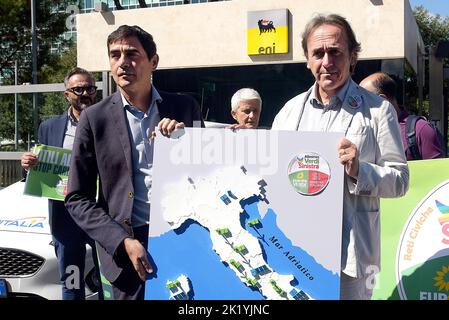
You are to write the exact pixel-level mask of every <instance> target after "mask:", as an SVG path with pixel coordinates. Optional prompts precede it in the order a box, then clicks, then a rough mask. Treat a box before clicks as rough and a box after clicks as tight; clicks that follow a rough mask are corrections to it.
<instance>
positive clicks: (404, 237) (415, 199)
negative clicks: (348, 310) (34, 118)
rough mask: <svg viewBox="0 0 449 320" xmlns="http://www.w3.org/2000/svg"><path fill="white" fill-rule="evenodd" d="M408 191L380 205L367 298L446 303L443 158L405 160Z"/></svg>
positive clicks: (448, 234) (448, 213)
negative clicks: (376, 265)
mask: <svg viewBox="0 0 449 320" xmlns="http://www.w3.org/2000/svg"><path fill="white" fill-rule="evenodd" d="M408 164H409V169H410V189H409V191H408V192H407V194H406V195H405V196H404V197H402V198H398V199H382V201H381V230H382V231H381V271H380V273H379V275H378V279H377V280H378V281H377V285H376V288H375V289H374V292H373V299H382V300H384V299H395V300H396V299H402V300H447V299H449V159H435V160H423V161H409V162H408Z"/></svg>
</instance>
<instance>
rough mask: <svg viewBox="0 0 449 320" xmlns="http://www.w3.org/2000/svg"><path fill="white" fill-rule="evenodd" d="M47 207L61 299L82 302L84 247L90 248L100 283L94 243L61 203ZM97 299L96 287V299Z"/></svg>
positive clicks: (83, 290)
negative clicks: (49, 215)
mask: <svg viewBox="0 0 449 320" xmlns="http://www.w3.org/2000/svg"><path fill="white" fill-rule="evenodd" d="M55 202H60V203H55ZM50 208H51V209H53V210H50V212H51V213H52V214H51V217H50V225H51V233H52V236H53V243H54V246H55V253H56V258H57V261H58V270H59V276H60V282H61V285H62V299H63V300H84V299H85V287H86V283H85V279H84V269H85V259H86V244H89V245H90V246H91V247H92V258H93V261H94V263H95V269H96V275H97V278H98V280H100V276H99V271H98V270H99V268H98V259H97V254H96V250H95V242H94V241H93V240H92V239H91V238H90V237H89V236H88V235H87V234H86V233H85V232H84V231H83V230H81V228H80V227H79V226H78V225H77V224H76V223H75V221H74V220H73V218H72V217H71V216H70V214H69V212H68V211H67V210H66V209H65V207H64V203H63V202H62V201H53V203H52V205H51V206H50ZM78 275H79V276H78ZM101 297H102V290H101V288H100V291H99V298H101Z"/></svg>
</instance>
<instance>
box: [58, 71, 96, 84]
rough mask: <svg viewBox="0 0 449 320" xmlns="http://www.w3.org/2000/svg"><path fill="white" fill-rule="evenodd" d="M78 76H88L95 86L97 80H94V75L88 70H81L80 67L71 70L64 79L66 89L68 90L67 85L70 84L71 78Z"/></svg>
mask: <svg viewBox="0 0 449 320" xmlns="http://www.w3.org/2000/svg"><path fill="white" fill-rule="evenodd" d="M76 74H84V75H86V76H88V77H89V79H90V82H91V83H92V84H93V85H95V78H94V76H93V75H92V73H90V72H89V71H87V70H86V69H83V68H79V67H75V68H73V69H70V70H69V71H68V72H67V74H66V76H65V78H64V85H65V87H66V88H67V84H68V83H69V80H70V78H71V77H73V76H74V75H76Z"/></svg>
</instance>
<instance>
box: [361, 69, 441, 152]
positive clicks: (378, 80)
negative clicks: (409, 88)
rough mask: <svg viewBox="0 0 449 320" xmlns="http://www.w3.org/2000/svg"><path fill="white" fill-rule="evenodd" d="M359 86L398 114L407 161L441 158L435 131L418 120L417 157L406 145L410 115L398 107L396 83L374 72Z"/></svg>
mask: <svg viewBox="0 0 449 320" xmlns="http://www.w3.org/2000/svg"><path fill="white" fill-rule="evenodd" d="M360 86H361V87H362V88H365V89H366V90H368V91H371V92H373V93H375V94H377V95H379V96H381V97H382V98H384V99H386V100H388V101H389V102H390V103H391V104H392V105H393V107H394V109H395V110H396V112H397V114H398V120H399V126H400V127H401V135H402V143H403V145H404V150H405V154H406V156H407V160H421V159H422V160H424V159H435V158H443V157H444V154H443V150H442V146H441V143H440V140H439V138H438V134H437V131H436V130H435V128H433V127H431V126H430V124H429V123H428V122H427V121H426V120H424V119H422V118H419V119H418V120H417V121H416V124H415V127H414V128H413V129H414V131H415V139H416V147H417V149H418V150H417V152H418V155H417V156H414V152H412V150H411V147H410V146H409V144H408V143H407V137H406V124H407V119H408V118H409V116H410V114H409V113H408V112H407V111H406V110H405V108H401V107H400V106H399V105H398V101H397V99H396V82H395V81H394V80H393V79H392V78H391V77H390V76H389V75H388V74H386V73H384V72H376V73H373V74H371V75H369V76H368V77H366V78H365V79H363V80H362V81H361V82H360Z"/></svg>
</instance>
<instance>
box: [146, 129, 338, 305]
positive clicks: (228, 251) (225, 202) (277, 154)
mask: <svg viewBox="0 0 449 320" xmlns="http://www.w3.org/2000/svg"><path fill="white" fill-rule="evenodd" d="M341 137H342V134H337V133H298V132H287V131H268V130H238V131H232V130H227V129H199V128H193V129H185V130H182V131H181V132H180V133H179V134H178V135H174V136H172V138H166V137H163V136H161V135H160V134H159V135H157V137H156V139H155V152H154V160H153V166H154V170H153V185H152V196H151V199H152V201H151V215H150V231H149V241H148V242H149V244H148V252H149V255H150V261H151V263H152V264H153V268H154V272H153V274H152V275H151V276H149V279H148V280H147V281H146V288H145V298H146V299H150V300H166V299H172V300H193V299H195V300H218V299H220V300H223V299H232V300H239V299H245V300H260V299H269V300H271V299H279V300H309V299H338V298H339V281H340V276H339V274H340V244H341V221H342V198H343V196H342V195H343V168H342V166H341V165H340V164H339V163H338V159H337V151H336V145H337V142H338V141H339V139H341Z"/></svg>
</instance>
